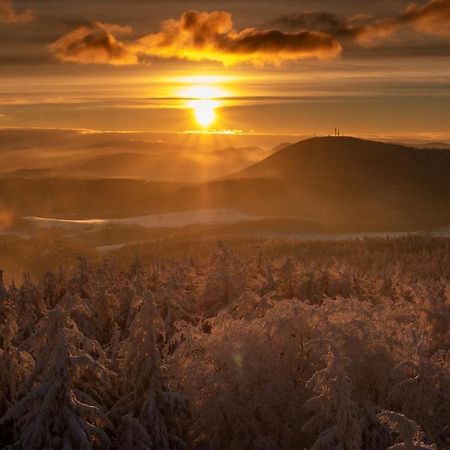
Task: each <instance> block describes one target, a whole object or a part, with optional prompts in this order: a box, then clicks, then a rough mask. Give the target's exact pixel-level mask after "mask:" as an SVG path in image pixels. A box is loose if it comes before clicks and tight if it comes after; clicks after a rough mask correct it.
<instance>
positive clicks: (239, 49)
mask: <svg viewBox="0 0 450 450" xmlns="http://www.w3.org/2000/svg"><path fill="white" fill-rule="evenodd" d="M137 44H138V45H139V46H140V51H141V53H142V54H144V55H146V56H156V57H161V58H179V59H186V60H191V61H203V60H209V61H218V62H222V63H224V64H226V65H229V64H235V63H240V62H251V63H254V64H264V63H267V62H269V63H275V64H278V63H282V62H283V61H287V60H298V59H304V58H320V59H326V58H333V57H336V56H337V55H339V53H340V52H341V46H340V44H339V42H338V41H337V40H336V39H335V38H333V37H332V36H329V35H327V34H325V33H321V32H317V31H312V32H311V31H306V30H305V31H303V30H302V31H299V32H295V33H287V32H283V31H279V30H275V29H256V28H246V29H244V30H242V31H236V30H235V29H234V27H233V21H232V17H231V14H229V13H227V12H223V11H215V12H211V13H208V12H197V11H189V12H186V13H184V14H183V15H182V16H181V18H180V19H179V20H168V21H166V22H164V23H163V24H162V28H161V31H160V32H158V33H155V34H149V35H147V36H144V37H143V38H141V39H140V40H139V41H138V42H137Z"/></svg>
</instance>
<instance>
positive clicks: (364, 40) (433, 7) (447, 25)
mask: <svg viewBox="0 0 450 450" xmlns="http://www.w3.org/2000/svg"><path fill="white" fill-rule="evenodd" d="M270 24H271V25H272V26H279V27H281V28H282V29H285V30H289V31H295V30H297V31H298V30H305V29H307V30H316V31H321V32H324V33H327V34H330V35H332V36H334V37H335V38H336V39H339V40H342V41H345V40H347V41H352V42H356V43H358V44H361V45H370V44H375V43H377V42H378V41H380V40H382V39H386V38H388V37H391V36H392V35H394V34H395V33H397V32H398V31H400V30H402V29H406V28H412V29H413V30H415V31H416V32H419V33H425V34H431V35H442V36H449V35H450V0H430V1H428V2H427V3H426V4H424V5H417V4H412V5H411V6H409V7H408V8H406V10H405V11H403V12H402V13H400V14H397V15H394V16H392V17H386V18H376V17H372V16H367V15H357V16H351V17H340V16H338V15H336V14H330V13H322V12H319V13H317V12H306V13H299V14H291V15H287V16H282V17H279V18H278V19H275V20H274V21H272V22H271V23H270Z"/></svg>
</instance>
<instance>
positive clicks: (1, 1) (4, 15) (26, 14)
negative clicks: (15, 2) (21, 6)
mask: <svg viewBox="0 0 450 450" xmlns="http://www.w3.org/2000/svg"><path fill="white" fill-rule="evenodd" d="M37 20H38V15H37V13H36V12H35V11H33V10H32V9H25V10H23V11H21V12H16V11H15V9H14V8H13V6H12V3H11V0H0V23H8V24H11V25H21V24H28V23H33V22H36V21H37Z"/></svg>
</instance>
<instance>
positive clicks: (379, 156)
mask: <svg viewBox="0 0 450 450" xmlns="http://www.w3.org/2000/svg"><path fill="white" fill-rule="evenodd" d="M225 153H226V154H229V155H231V154H232V153H233V152H232V151H231V150H229V149H228V150H227V151H225ZM167 161H170V159H169V160H167ZM99 168H100V167H99ZM1 206H6V207H10V208H14V209H15V210H17V212H18V213H19V214H23V215H53V216H56V217H64V216H66V215H68V214H71V215H73V214H78V215H80V214H81V215H85V216H87V217H93V216H97V217H99V216H122V217H124V216H129V215H140V214H142V215H143V214H147V213H154V212H168V211H177V210H187V209H199V208H202V209H204V208H216V207H217V208H219V207H220V208H223V207H224V208H234V209H238V210H242V211H244V212H250V213H256V214H258V215H259V216H261V215H262V216H265V217H272V218H296V219H302V220H308V221H312V222H314V223H321V224H322V225H324V226H327V227H328V228H329V229H333V227H334V225H335V224H339V228H340V229H341V230H342V229H343V228H348V229H355V228H358V229H366V230H371V229H375V228H376V229H378V230H379V229H383V228H386V229H393V228H395V229H398V228H401V229H404V230H414V229H419V228H420V229H421V228H425V227H440V226H448V225H450V151H447V150H420V149H416V148H409V147H405V146H401V145H394V144H385V143H380V142H373V141H365V140H361V139H354V138H347V137H340V138H314V139H308V140H305V141H301V142H298V143H296V144H293V145H289V146H287V147H285V148H283V149H281V150H280V151H278V152H277V153H275V154H272V155H270V156H268V157H267V158H265V159H263V160H262V161H260V162H258V163H256V164H253V165H250V166H249V167H247V168H246V169H244V170H241V171H239V172H237V173H236V174H234V175H233V176H229V177H227V178H224V179H218V180H215V181H210V182H206V183H204V182H202V183H185V184H174V183H147V182H143V181H133V180H125V179H117V180H67V179H66V180H56V179H54V180H50V179H48V180H23V179H22V180H12V179H10V180H0V207H1Z"/></svg>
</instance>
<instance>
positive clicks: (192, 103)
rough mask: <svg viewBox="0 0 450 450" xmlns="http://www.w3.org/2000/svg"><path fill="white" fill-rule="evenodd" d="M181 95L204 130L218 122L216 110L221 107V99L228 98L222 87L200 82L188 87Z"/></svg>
mask: <svg viewBox="0 0 450 450" xmlns="http://www.w3.org/2000/svg"><path fill="white" fill-rule="evenodd" d="M180 94H181V97H182V98H185V99H186V104H187V106H188V108H190V109H191V110H192V111H193V113H194V118H195V121H196V122H197V124H198V125H199V126H200V127H202V128H209V127H210V126H211V125H212V124H213V123H214V122H215V121H216V120H217V114H216V110H217V108H218V107H220V105H221V101H220V100H219V99H220V98H223V97H224V96H226V92H225V91H224V90H223V89H221V88H220V87H218V86H214V85H209V84H203V83H200V82H199V83H197V84H193V85H191V86H186V87H185V88H184V89H183V90H182V91H181V93H180Z"/></svg>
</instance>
